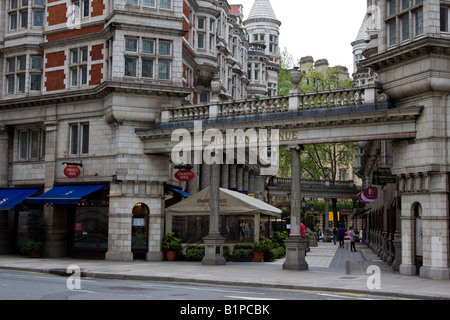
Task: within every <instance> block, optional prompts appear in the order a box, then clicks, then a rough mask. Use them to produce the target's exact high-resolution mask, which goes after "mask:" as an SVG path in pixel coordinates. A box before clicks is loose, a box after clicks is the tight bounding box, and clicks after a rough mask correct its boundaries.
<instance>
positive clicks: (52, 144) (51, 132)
mask: <svg viewBox="0 0 450 320" xmlns="http://www.w3.org/2000/svg"><path fill="white" fill-rule="evenodd" d="M48 118H49V120H47V121H46V122H45V140H46V141H45V182H44V192H46V191H48V190H50V189H52V188H53V187H54V184H55V180H56V170H59V169H60V170H63V169H62V165H61V163H59V164H58V163H57V162H56V154H57V140H58V138H57V136H58V124H57V122H56V120H55V119H52V117H48ZM43 212H44V221H45V224H46V226H47V241H46V243H45V249H44V255H45V256H46V257H48V258H57V257H65V256H67V254H68V252H67V236H68V230H67V217H68V211H67V208H66V206H44V208H43Z"/></svg>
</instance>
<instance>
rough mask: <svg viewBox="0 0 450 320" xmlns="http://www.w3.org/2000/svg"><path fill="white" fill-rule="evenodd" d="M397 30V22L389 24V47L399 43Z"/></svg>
mask: <svg viewBox="0 0 450 320" xmlns="http://www.w3.org/2000/svg"><path fill="white" fill-rule="evenodd" d="M396 35H397V28H396V22H395V20H394V21H392V22H390V23H389V45H390V46H392V45H395V44H396V43H397V38H396Z"/></svg>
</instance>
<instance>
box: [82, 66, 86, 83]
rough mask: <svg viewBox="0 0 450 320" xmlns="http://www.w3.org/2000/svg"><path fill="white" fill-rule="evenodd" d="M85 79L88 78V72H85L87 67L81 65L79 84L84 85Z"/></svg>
mask: <svg viewBox="0 0 450 320" xmlns="http://www.w3.org/2000/svg"><path fill="white" fill-rule="evenodd" d="M87 79H88V73H87V67H86V66H84V67H81V84H82V85H85V84H87V82H88V81H87Z"/></svg>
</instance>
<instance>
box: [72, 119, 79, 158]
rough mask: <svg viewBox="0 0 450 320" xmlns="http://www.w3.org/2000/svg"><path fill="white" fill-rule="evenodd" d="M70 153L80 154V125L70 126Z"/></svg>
mask: <svg viewBox="0 0 450 320" xmlns="http://www.w3.org/2000/svg"><path fill="white" fill-rule="evenodd" d="M70 154H78V125H77V124H74V125H72V126H70Z"/></svg>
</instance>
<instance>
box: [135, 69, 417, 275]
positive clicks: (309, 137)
mask: <svg viewBox="0 0 450 320" xmlns="http://www.w3.org/2000/svg"><path fill="white" fill-rule="evenodd" d="M298 72H299V71H298V70H292V71H291V81H292V82H293V83H294V89H292V90H291V92H290V94H289V95H286V96H277V97H268V98H254V99H248V100H243V101H225V102H224V101H221V100H220V96H219V93H220V92H221V91H222V84H221V83H220V81H218V82H216V83H215V82H214V81H213V83H212V84H211V88H212V90H213V99H212V100H211V102H210V103H209V104H203V105H195V106H186V107H175V106H165V107H163V108H162V112H161V115H160V118H159V119H158V121H157V123H155V124H154V125H153V126H152V127H151V128H146V129H139V128H138V129H136V130H135V132H136V134H137V135H138V136H139V137H140V138H141V139H142V140H143V141H144V143H145V153H146V154H148V155H160V154H170V153H171V152H172V151H173V150H174V147H176V146H178V144H179V142H180V141H179V138H180V137H179V136H178V137H177V138H176V139H173V138H172V135H173V133H174V131H176V130H177V129H181V131H183V132H186V135H185V136H183V142H184V139H185V137H186V136H187V138H186V140H189V146H190V147H191V146H192V144H191V142H190V140H194V142H193V144H194V147H195V148H200V147H202V148H203V149H202V150H205V147H208V146H210V145H211V142H212V140H211V137H209V138H207V139H205V138H204V137H203V132H206V131H207V130H209V129H213V130H214V132H216V134H217V132H219V133H222V132H228V130H236V129H242V130H243V131H249V130H250V129H255V131H256V130H260V131H259V132H261V130H269V129H270V130H271V133H270V136H269V135H268V134H267V132H268V131H266V135H267V138H269V137H270V141H271V142H273V141H277V142H278V145H286V146H289V149H290V150H291V153H292V160H291V161H292V162H291V168H292V169H291V176H292V181H291V184H290V204H291V210H290V212H291V216H290V222H291V232H290V236H289V239H288V240H287V241H286V242H285V243H286V262H285V263H284V264H283V268H284V269H288V270H306V269H308V264H307V263H306V260H305V251H304V248H305V243H304V241H305V240H304V239H303V238H302V237H301V233H300V222H301V217H300V212H301V199H302V196H303V195H302V194H301V184H300V172H301V168H300V152H301V149H302V146H303V145H305V144H319V143H330V142H358V141H370V140H393V141H395V140H404V139H414V138H416V133H417V128H416V120H417V118H418V117H419V116H420V114H421V112H422V110H423V107H421V106H409V107H403V108H395V106H393V105H392V104H390V103H389V97H388V96H387V95H386V94H384V93H382V92H381V90H380V88H381V87H380V85H379V84H378V82H377V81H375V80H376V78H375V77H372V79H369V80H370V81H369V82H367V84H366V85H364V86H360V87H356V88H350V89H340V90H334V91H325V92H313V93H303V92H301V91H300V89H299V88H298V84H299V83H300V80H301V75H299V74H298ZM296 73H297V74H296ZM199 124H201V131H202V132H201V134H202V139H201V140H200V141H201V142H200V143H199V141H198V140H199V139H197V140H196V139H195V138H196V134H197V135H198V133H199V132H198V131H199V129H198V125H199ZM273 130H275V134H273ZM277 130H278V131H277ZM177 131H178V130H177ZM277 135H278V137H277ZM218 136H219V135H217V136H215V138H214V139H217V138H216V137H218ZM192 137H193V139H192ZM227 138H228V136H227ZM253 139H254V137H253ZM260 139H261V135H259V136H258V138H257V139H256V140H260ZM263 139H265V138H263ZM268 140H269V139H268ZM252 141H255V140H252ZM196 142H197V143H199V144H200V145H195V143H196ZM214 142H217V141H216V140H214ZM245 144H246V143H245ZM264 147H266V149H264ZM233 148H234V140H233ZM249 149H250V148H249ZM266 150H267V151H268V150H269V148H267V144H265V146H263V152H262V156H263V157H264V153H265V151H266ZM184 151H185V150H184V149H183V154H184ZM191 151H192V150H189V154H188V156H187V157H186V159H187V161H189V156H192V155H191V154H190V152H191ZM228 151H229V150H228V149H227V164H228V160H229V158H228ZM247 151H248V150H247V149H246V152H247ZM220 152H223V153H225V152H224V149H219V151H217V150H216V149H214V152H213V153H214V154H216V153H220ZM233 152H234V150H233ZM250 152H252V150H251V149H250ZM253 152H259V153H260V156H261V150H259V151H255V149H253ZM267 153H269V152H267ZM272 153H273V152H272ZM220 156H222V155H220ZM195 157H196V156H195V154H194V158H195ZM233 157H234V153H233ZM222 159H223V157H222ZM249 159H250V158H249ZM184 160H185V159H184ZM184 160H183V161H184ZM198 160H199V159H197V161H198ZM233 160H234V159H233ZM270 160H273V154H272V156H271V159H270ZM200 161H201V160H200ZM184 162H185V161H184ZM211 163H212V165H211V168H210V170H211V171H210V172H211V175H210V199H211V200H210V228H209V235H208V236H207V237H205V238H204V242H205V258H204V259H203V261H202V263H203V264H210V265H220V264H224V263H225V261H224V259H223V256H222V254H221V253H222V250H223V243H224V239H223V238H222V237H221V235H220V232H219V187H220V170H221V169H220V163H218V162H217V161H216V162H211ZM196 164H198V163H196ZM200 164H201V162H200ZM207 164H208V163H207ZM271 164H273V162H272V161H271ZM261 175H265V173H262V172H261ZM284 192H286V191H284ZM355 194H356V192H355Z"/></svg>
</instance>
